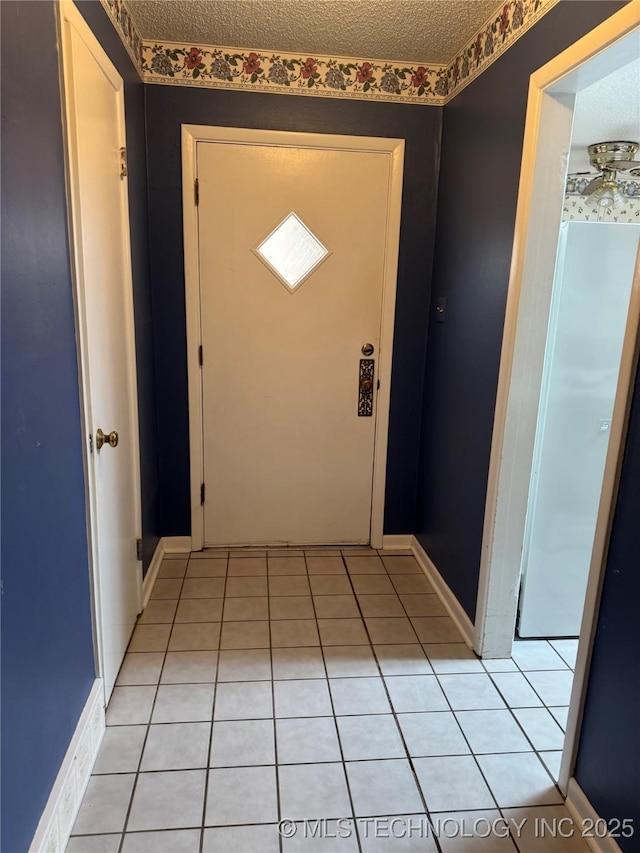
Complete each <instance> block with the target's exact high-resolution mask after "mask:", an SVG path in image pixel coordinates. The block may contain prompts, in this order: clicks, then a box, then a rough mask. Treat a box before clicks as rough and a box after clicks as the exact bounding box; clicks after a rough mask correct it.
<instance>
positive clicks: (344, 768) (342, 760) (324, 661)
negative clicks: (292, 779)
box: [304, 553, 362, 853]
mask: <svg viewBox="0 0 640 853" xmlns="http://www.w3.org/2000/svg"><path fill="white" fill-rule="evenodd" d="M340 559H341V560H342V565H343V566H344V569H345V572H347V567H346V560H345V558H344V554H342V553H340ZM304 562H305V568H307V579H308V578H309V569H308V566H307V557H306V555H305V558H304ZM339 576H340V575H338V577H339ZM347 577H348V572H347ZM308 582H309V590H310V591H311V581H310V580H309V581H308ZM311 606H312V607H313V613H314V617H315V623H316V631H317V632H318V643H319V648H320V654H321V656H322V665H323V667H324V672H325V683H326V685H327V693H328V694H329V703H330V705H331V712H332V719H333V727H334V729H335V732H336V739H337V741H338V749H339V750H340V766H341V768H342V773H343V774H344V780H345V785H346V787H347V795H348V797H349V804H350V805H351V817H352V820H353V831H354V833H355V839H356V844H357V845H358V851H359V853H362V844H361V842H360V833H359V832H358V828H357V818H356V809H355V806H354V803H353V794H352V793H351V785H350V783H349V774H348V773H347V764H346V761H345V758H344V750H343V748H342V738H341V737H340V729H339V727H338V720H337V717H336V709H335V705H334V703H333V694H332V693H331V682H330V680H329V670H328V669H327V659H326V658H325V655H324V645H323V644H322V636H321V634H320V626H319V624H318V614H317V611H316V604H315V598H314V596H313V593H311ZM319 763H320V762H319ZM339 819H340V818H338V820H339Z"/></svg>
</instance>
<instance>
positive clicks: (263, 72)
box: [142, 43, 447, 104]
mask: <svg viewBox="0 0 640 853" xmlns="http://www.w3.org/2000/svg"><path fill="white" fill-rule="evenodd" d="M142 73H143V79H144V80H145V82H149V83H169V84H176V83H178V84H182V85H193V84H194V83H196V84H197V85H204V86H214V87H216V88H219V87H221V88H225V89H245V90H246V89H248V90H250V91H254V92H255V91H260V92H286V93H287V94H297V95H319V96H321V97H322V96H324V97H362V98H371V99H373V100H376V101H398V100H401V101H402V102H403V103H424V102H425V101H429V102H431V103H438V104H442V103H443V102H444V94H445V90H446V83H447V78H446V73H447V69H446V68H445V67H444V66H431V67H426V66H423V65H407V64H406V63H397V62H380V61H378V62H376V61H374V60H364V59H355V58H341V57H334V56H317V55H316V56H308V55H304V56H299V55H295V54H291V53H271V52H268V53H264V52H259V51H247V50H242V49H240V48H229V47H213V46H207V47H193V46H192V47H189V46H187V45H182V44H175V43H163V44H157V43H156V44H149V43H145V44H144V45H143V49H142Z"/></svg>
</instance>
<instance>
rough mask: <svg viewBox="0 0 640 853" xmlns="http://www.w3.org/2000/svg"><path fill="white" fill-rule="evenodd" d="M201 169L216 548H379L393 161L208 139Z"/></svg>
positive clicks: (207, 457)
mask: <svg viewBox="0 0 640 853" xmlns="http://www.w3.org/2000/svg"><path fill="white" fill-rule="evenodd" d="M196 160H197V177H198V180H199V206H198V239H199V281H200V302H201V304H200V316H201V334H202V345H203V365H202V371H201V374H202V401H203V404H202V415H203V424H202V429H203V436H204V442H203V444H204V449H203V470H204V483H205V504H204V543H205V545H221V544H275V543H287V544H289V543H290V544H301V543H339V542H353V543H366V542H369V539H370V531H371V504H372V478H373V461H374V440H375V431H376V402H377V399H376V384H377V377H378V370H377V368H378V358H379V355H380V352H379V350H380V341H381V334H380V330H381V310H382V297H383V282H384V275H385V252H386V250H387V246H388V239H387V238H388V233H387V230H388V228H389V227H390V225H389V192H390V177H391V169H392V159H391V158H390V157H389V156H388V155H384V154H382V153H376V152H370V151H357V150H335V149H328V148H321V147H316V148H314V147H309V146H304V147H295V146H291V145H289V146H287V145H277V144H230V143H219V142H198V143H197V154H196ZM292 214H293V215H294V216H293V217H292ZM395 227H396V228H397V227H398V223H395ZM314 264H317V265H316V266H315V267H314ZM394 272H395V271H394ZM305 274H306V277H305ZM366 344H370V345H371V347H372V348H373V351H372V352H371V355H370V356H369V358H370V360H369V361H368V362H367V363H366V364H365V365H364V367H363V368H362V369H363V370H364V371H368V372H369V373H370V372H371V369H372V366H373V376H372V380H373V389H372V392H371V398H372V399H371V403H372V406H371V410H370V414H369V415H367V414H365V415H363V412H362V410H361V411H360V413H359V382H360V378H361V377H360V371H361V360H363V359H365V358H366V356H365V355H363V352H362V348H363V346H364V345H366ZM365 352H367V350H365ZM369 378H370V376H369V375H367V376H365V377H364V379H365V380H366V379H369ZM364 384H365V385H366V382H365V383H364ZM365 396H366V393H365ZM365 402H366V401H365ZM365 408H366V406H365Z"/></svg>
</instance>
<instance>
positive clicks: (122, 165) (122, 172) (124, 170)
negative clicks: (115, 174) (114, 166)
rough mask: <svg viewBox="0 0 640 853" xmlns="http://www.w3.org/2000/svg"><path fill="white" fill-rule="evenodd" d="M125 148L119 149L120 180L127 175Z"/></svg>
mask: <svg viewBox="0 0 640 853" xmlns="http://www.w3.org/2000/svg"><path fill="white" fill-rule="evenodd" d="M127 174H128V173H127V149H126V148H121V149H120V180H121V181H123V180H124V179H125V178H126V177H127Z"/></svg>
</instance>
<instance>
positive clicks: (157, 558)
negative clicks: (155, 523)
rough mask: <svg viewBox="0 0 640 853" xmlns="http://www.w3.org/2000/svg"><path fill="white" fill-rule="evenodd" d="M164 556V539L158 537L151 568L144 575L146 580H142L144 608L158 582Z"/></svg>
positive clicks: (150, 564)
mask: <svg viewBox="0 0 640 853" xmlns="http://www.w3.org/2000/svg"><path fill="white" fill-rule="evenodd" d="M163 557H164V539H158V544H157V545H156V550H155V551H154V552H153V557H152V558H151V562H150V563H149V568H148V569H147V573H146V575H145V576H144V580H143V581H142V609H143V610H144V609H145V607H146V606H147V604H148V603H149V598H150V596H151V590H152V589H153V585H154V583H155V582H156V578H157V577H158V572H159V571H160V566H161V565H162V558H163Z"/></svg>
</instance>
